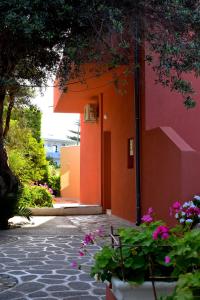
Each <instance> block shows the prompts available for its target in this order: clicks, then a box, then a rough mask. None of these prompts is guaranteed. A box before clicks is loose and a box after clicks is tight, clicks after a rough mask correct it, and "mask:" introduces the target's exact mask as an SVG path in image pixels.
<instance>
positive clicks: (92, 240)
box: [83, 233, 94, 245]
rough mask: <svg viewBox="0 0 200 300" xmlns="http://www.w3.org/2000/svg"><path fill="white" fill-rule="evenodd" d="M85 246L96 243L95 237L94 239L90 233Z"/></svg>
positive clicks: (85, 238) (86, 236) (86, 237)
mask: <svg viewBox="0 0 200 300" xmlns="http://www.w3.org/2000/svg"><path fill="white" fill-rule="evenodd" d="M83 242H84V244H85V245H88V244H90V243H91V244H93V243H94V237H93V235H92V234H91V233H89V234H86V235H85V237H84V241H83Z"/></svg>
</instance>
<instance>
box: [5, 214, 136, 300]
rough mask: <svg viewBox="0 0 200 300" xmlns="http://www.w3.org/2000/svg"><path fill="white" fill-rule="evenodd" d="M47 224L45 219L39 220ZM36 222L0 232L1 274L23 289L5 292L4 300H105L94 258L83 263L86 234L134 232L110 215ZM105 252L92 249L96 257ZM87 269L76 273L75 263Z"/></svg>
mask: <svg viewBox="0 0 200 300" xmlns="http://www.w3.org/2000/svg"><path fill="white" fill-rule="evenodd" d="M39 220H40V221H41V220H42V219H41V218H40V219H39ZM43 221H44V222H43V223H41V222H39V226H35V223H37V222H38V221H37V220H36V219H34V218H33V220H32V223H30V224H29V225H27V224H23V225H22V227H21V228H15V229H9V230H5V231H0V274H3V275H4V276H6V275H10V276H11V277H13V278H15V279H16V281H17V284H16V285H15V286H13V287H11V288H10V289H8V288H6V289H4V290H2V289H1V290H0V300H12V299H14V300H30V299H33V300H41V299H43V300H44V299H48V300H56V299H60V300H61V299H63V300H67V299H71V300H79V299H85V300H90V299H91V300H103V299H105V284H103V283H99V282H96V281H95V280H94V279H93V278H91V277H90V276H89V270H90V266H91V265H92V257H90V256H87V257H80V256H79V255H78V250H79V246H80V243H81V240H82V238H83V236H84V234H85V233H87V232H90V231H91V230H95V229H97V228H99V226H101V225H104V226H105V229H106V231H107V232H109V230H110V226H111V225H112V226H114V227H115V228H117V227H122V226H130V225H131V226H132V224H131V223H128V222H124V221H123V220H120V219H118V218H114V217H112V216H107V215H98V216H73V217H72V216H71V217H68V216H67V217H55V218H50V219H48V218H47V217H46V218H43ZM99 248H100V246H97V245H94V246H91V247H90V251H91V253H95V252H96V251H97V250H98V249H99ZM74 260H75V261H78V263H80V264H81V265H82V269H81V270H77V269H73V268H72V267H71V262H72V261H74Z"/></svg>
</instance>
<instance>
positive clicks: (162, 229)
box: [152, 225, 169, 240]
mask: <svg viewBox="0 0 200 300" xmlns="http://www.w3.org/2000/svg"><path fill="white" fill-rule="evenodd" d="M152 236H153V239H154V240H157V239H158V238H161V239H163V240H166V239H168V238H169V228H168V227H166V226H164V225H161V226H158V227H157V228H156V230H155V231H154V232H153V234H152Z"/></svg>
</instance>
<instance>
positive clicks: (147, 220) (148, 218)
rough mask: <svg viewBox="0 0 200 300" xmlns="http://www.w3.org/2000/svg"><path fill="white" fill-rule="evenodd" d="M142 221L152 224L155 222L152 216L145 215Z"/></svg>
mask: <svg viewBox="0 0 200 300" xmlns="http://www.w3.org/2000/svg"><path fill="white" fill-rule="evenodd" d="M142 221H143V222H144V223H151V222H152V221H153V218H152V216H151V215H144V216H143V217H142Z"/></svg>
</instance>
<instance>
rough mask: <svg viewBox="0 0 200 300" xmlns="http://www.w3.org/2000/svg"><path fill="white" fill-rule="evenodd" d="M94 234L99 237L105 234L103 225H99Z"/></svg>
mask: <svg viewBox="0 0 200 300" xmlns="http://www.w3.org/2000/svg"><path fill="white" fill-rule="evenodd" d="M96 234H97V236H99V237H103V236H104V235H105V229H104V227H103V225H102V226H100V227H99V228H98V229H97V230H96Z"/></svg>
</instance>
